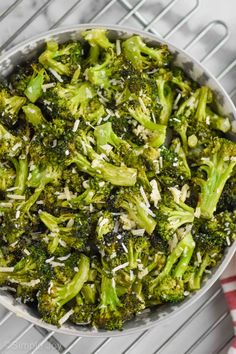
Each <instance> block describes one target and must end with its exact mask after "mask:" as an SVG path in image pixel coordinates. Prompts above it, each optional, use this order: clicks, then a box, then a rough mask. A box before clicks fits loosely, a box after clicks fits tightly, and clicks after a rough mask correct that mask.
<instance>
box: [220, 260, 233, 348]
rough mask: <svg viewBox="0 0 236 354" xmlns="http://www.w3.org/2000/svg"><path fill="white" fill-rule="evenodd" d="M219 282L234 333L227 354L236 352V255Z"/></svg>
mask: <svg viewBox="0 0 236 354" xmlns="http://www.w3.org/2000/svg"><path fill="white" fill-rule="evenodd" d="M221 284H222V287H223V290H224V293H225V298H226V301H227V303H228V306H229V309H230V312H231V316H232V320H233V325H234V334H235V337H234V339H233V342H232V343H231V347H230V349H229V351H228V354H236V255H235V256H234V257H233V259H232V260H231V262H230V264H229V266H228V267H227V269H226V270H225V271H224V273H223V275H222V277H221Z"/></svg>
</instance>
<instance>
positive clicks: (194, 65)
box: [0, 24, 236, 337]
mask: <svg viewBox="0 0 236 354" xmlns="http://www.w3.org/2000/svg"><path fill="white" fill-rule="evenodd" d="M101 27H102V28H106V29H107V30H108V33H109V37H110V38H112V39H117V38H126V37H128V36H130V35H132V34H138V35H140V36H141V37H142V38H143V39H144V40H145V41H146V42H147V43H150V44H152V45H154V46H155V45H158V44H160V43H166V44H167V45H168V47H169V49H170V51H171V52H172V53H173V54H174V63H175V64H176V65H178V66H180V67H181V68H183V69H184V71H185V73H186V74H187V75H188V76H189V77H191V78H192V79H193V80H195V81H197V82H198V83H199V84H201V85H205V84H206V85H208V86H209V87H210V88H211V89H212V90H213V91H214V93H215V95H216V97H217V101H218V103H219V107H218V109H219V112H220V113H221V114H223V115H227V116H229V117H230V119H231V120H235V119H236V109H235V107H234V105H233V103H232V101H231V100H230V98H229V96H228V95H227V93H226V92H225V90H224V89H223V87H222V86H221V85H220V84H219V82H217V80H216V79H215V78H214V77H213V76H212V75H211V74H210V73H209V71H208V70H206V69H205V68H204V67H203V66H202V65H201V64H200V63H199V62H198V61H197V60H196V59H194V58H193V57H191V56H190V55H189V54H187V53H186V52H184V51H183V50H181V49H178V48H176V47H175V46H174V45H172V44H171V43H168V42H166V41H164V40H160V39H159V38H157V37H156V36H155V35H152V34H150V33H146V32H143V31H138V30H134V29H130V28H126V27H120V26H113V25H112V26H102V25H96V24H83V25H78V26H73V27H68V28H61V29H56V30H52V31H49V32H46V33H43V34H41V35H38V36H36V37H33V38H30V39H29V40H27V41H24V42H23V43H21V44H18V45H17V46H15V47H14V48H12V49H10V50H9V51H8V52H5V53H4V54H3V55H2V56H1V57H0V77H2V78H3V77H6V76H7V75H8V74H9V73H10V72H11V71H12V70H13V69H14V67H15V66H16V65H17V64H20V63H22V62H24V61H26V60H29V59H31V58H32V57H33V56H35V55H36V54H37V53H39V52H40V50H42V48H43V46H44V44H45V42H46V41H48V40H50V39H54V40H56V41H57V42H59V43H61V42H65V41H68V40H80V39H81V35H80V33H81V31H84V30H85V29H90V28H101ZM232 137H233V136H232ZM233 138H235V137H233ZM235 249H236V241H235V242H234V243H233V244H232V245H231V246H230V247H229V248H227V249H226V251H225V256H224V259H223V260H222V262H221V263H220V264H219V265H218V266H217V267H216V268H215V269H213V271H212V273H211V274H206V276H205V279H204V282H203V284H202V288H201V289H200V290H199V291H197V292H194V293H192V294H190V295H189V296H188V297H187V298H186V299H185V300H184V301H182V302H180V303H177V304H174V305H171V304H166V305H163V306H160V307H157V308H153V309H151V310H150V311H147V310H146V311H144V312H143V313H142V314H141V315H139V316H137V317H135V318H134V319H132V320H130V321H128V322H126V323H125V325H124V329H123V331H122V332H120V331H106V330H96V329H94V328H87V327H82V326H76V325H72V324H69V323H65V324H63V326H62V327H61V328H57V327H55V326H52V325H49V324H47V323H45V322H43V321H42V320H41V319H40V318H39V314H38V313H37V311H36V310H35V311H34V310H33V309H31V308H30V307H29V306H27V305H23V304H19V303H17V302H16V300H15V299H14V297H13V296H12V295H10V294H9V293H8V292H7V291H3V290H0V303H1V304H2V305H4V306H5V307H6V308H8V309H9V310H11V311H13V312H15V313H16V314H17V315H18V316H20V317H22V318H24V319H26V320H28V321H30V322H32V323H34V324H36V325H39V326H42V327H44V328H46V329H48V330H53V331H57V332H61V333H66V334H71V335H76V336H97V337H105V336H106V337H107V336H109V337H114V336H120V335H122V334H131V333H133V332H135V331H138V330H144V329H147V328H150V327H152V326H154V325H156V324H157V323H160V322H163V321H164V320H166V319H170V317H172V316H174V315H175V316H176V315H178V314H179V313H180V312H181V311H184V310H185V309H186V308H187V307H188V306H190V305H192V304H193V303H194V302H196V301H197V300H198V299H199V298H200V297H201V296H202V295H203V294H204V293H205V292H206V291H207V290H208V289H209V288H210V287H211V286H212V285H213V283H214V282H215V281H216V280H217V279H218V278H219V277H220V275H221V274H222V272H223V270H224V269H225V267H226V266H227V264H228V263H229V261H230V259H231V257H232V256H233V254H234V252H235Z"/></svg>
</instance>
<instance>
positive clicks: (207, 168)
mask: <svg viewBox="0 0 236 354" xmlns="http://www.w3.org/2000/svg"><path fill="white" fill-rule="evenodd" d="M199 165H200V168H201V170H202V171H204V172H205V173H206V179H203V178H197V177H196V178H195V182H196V183H197V184H198V185H199V186H200V187H201V193H200V195H199V200H198V206H197V207H198V208H199V210H200V214H201V216H202V217H203V218H206V219H210V218H211V217H212V216H213V214H214V212H215V210H216V207H217V203H218V201H219V199H220V196H221V193H222V191H223V188H224V186H225V183H226V182H227V180H228V179H229V178H230V176H231V175H232V173H233V171H234V169H235V166H236V145H235V144H234V143H233V142H231V141H229V140H226V139H223V138H215V139H214V140H213V141H212V143H211V144H209V146H208V147H207V148H206V149H205V150H204V152H203V154H202V157H201V160H200V162H199Z"/></svg>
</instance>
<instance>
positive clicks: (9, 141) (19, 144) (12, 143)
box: [0, 124, 24, 160]
mask: <svg viewBox="0 0 236 354" xmlns="http://www.w3.org/2000/svg"><path fill="white" fill-rule="evenodd" d="M23 145H24V144H23V141H22V139H21V138H20V137H18V136H15V135H13V134H12V133H10V132H9V131H8V130H7V129H6V128H5V127H4V126H3V125H2V124H0V157H1V159H3V160H4V159H6V158H8V159H9V158H12V157H14V156H18V155H19V153H20V152H21V150H22V148H23Z"/></svg>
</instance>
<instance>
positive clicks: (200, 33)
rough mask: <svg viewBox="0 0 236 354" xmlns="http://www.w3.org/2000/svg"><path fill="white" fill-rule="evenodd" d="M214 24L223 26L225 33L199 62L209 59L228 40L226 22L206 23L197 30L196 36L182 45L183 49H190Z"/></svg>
mask: <svg viewBox="0 0 236 354" xmlns="http://www.w3.org/2000/svg"><path fill="white" fill-rule="evenodd" d="M216 25H220V26H222V27H223V28H224V30H225V34H224V36H223V37H222V39H221V40H220V41H219V42H218V44H217V45H216V46H215V47H214V48H213V49H211V50H210V51H209V52H208V53H207V54H206V55H205V56H204V57H203V58H202V59H201V60H200V61H201V63H203V62H205V61H206V60H208V59H210V58H211V57H212V56H213V55H214V54H215V53H216V52H217V51H218V50H219V49H220V48H221V47H222V46H223V45H224V44H225V43H226V41H227V40H228V38H229V35H230V34H229V29H228V27H227V26H226V24H225V23H224V22H223V21H218V20H216V21H211V22H210V23H208V25H206V26H205V27H204V28H203V29H202V30H201V31H199V32H198V33H197V34H196V36H195V37H194V38H193V39H192V40H191V41H190V42H188V43H187V44H186V45H185V46H184V50H186V51H188V50H190V49H191V48H192V47H193V46H194V45H195V44H196V43H198V42H199V41H200V40H201V39H202V38H203V37H204V36H205V35H206V34H207V33H208V32H209V31H210V30H211V29H212V28H213V27H214V26H216Z"/></svg>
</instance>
